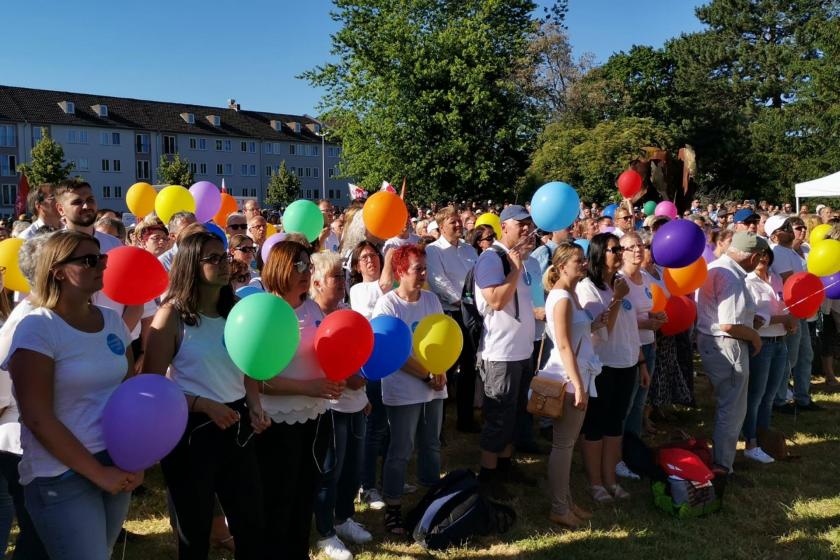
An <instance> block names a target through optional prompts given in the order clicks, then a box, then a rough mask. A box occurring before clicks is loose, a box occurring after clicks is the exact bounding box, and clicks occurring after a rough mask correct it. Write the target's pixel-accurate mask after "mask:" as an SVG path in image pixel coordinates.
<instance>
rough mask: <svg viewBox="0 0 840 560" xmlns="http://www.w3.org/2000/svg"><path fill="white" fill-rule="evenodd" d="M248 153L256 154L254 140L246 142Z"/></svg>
mask: <svg viewBox="0 0 840 560" xmlns="http://www.w3.org/2000/svg"><path fill="white" fill-rule="evenodd" d="M248 153H249V154H256V153H257V143H256V142H248Z"/></svg>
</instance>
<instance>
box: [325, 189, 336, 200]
mask: <svg viewBox="0 0 840 560" xmlns="http://www.w3.org/2000/svg"><path fill="white" fill-rule="evenodd" d="M327 192H329V198H335V197H334V196H333V195H334V194H335V193H334V192H333V190H332V189H330V190H329V191H327Z"/></svg>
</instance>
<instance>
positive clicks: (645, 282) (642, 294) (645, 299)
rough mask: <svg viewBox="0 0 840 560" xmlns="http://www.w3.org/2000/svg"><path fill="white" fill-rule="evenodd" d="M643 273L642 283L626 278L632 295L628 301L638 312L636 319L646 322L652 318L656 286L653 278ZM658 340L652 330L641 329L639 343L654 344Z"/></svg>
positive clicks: (629, 295)
mask: <svg viewBox="0 0 840 560" xmlns="http://www.w3.org/2000/svg"><path fill="white" fill-rule="evenodd" d="M641 272H642V283H641V284H636V283H635V282H633V280H631V279H630V277H629V276H625V277H624V279H625V280H626V281H627V285H628V286H629V287H630V293H629V294H627V299H629V300H630V303H632V304H633V309H635V310H636V318H637V320H638V321H644V320H647V319H648V318H650V315H649V314H650V310H651V309H653V292H652V291H651V288H650V287H651V285H652V284H656V280H655V279H654V277H653V276H651V275H650V274H648V273H647V272H645V271H644V270H642V271H641ZM655 340H656V333H654V332H653V331H652V330H650V329H639V341H640V342H641V343H642V344H652V343H653V341H655Z"/></svg>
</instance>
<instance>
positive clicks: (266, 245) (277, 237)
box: [260, 233, 286, 263]
mask: <svg viewBox="0 0 840 560" xmlns="http://www.w3.org/2000/svg"><path fill="white" fill-rule="evenodd" d="M284 239H286V234H285V233H275V234H274V235H272V236H270V237H269V238H268V239H266V240H265V241H264V242H263V245H262V248H261V249H260V256H261V257H262V261H263V263H267V262H268V255H270V254H271V248H272V247H274V246H275V245H277V244H278V243H280V242H281V241H283V240H284Z"/></svg>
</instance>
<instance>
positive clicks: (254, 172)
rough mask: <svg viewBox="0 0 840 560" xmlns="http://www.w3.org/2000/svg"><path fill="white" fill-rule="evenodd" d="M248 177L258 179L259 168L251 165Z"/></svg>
mask: <svg viewBox="0 0 840 560" xmlns="http://www.w3.org/2000/svg"><path fill="white" fill-rule="evenodd" d="M248 175H250V176H251V177H256V176H257V166H256V165H254V164H251V165H249V166H248Z"/></svg>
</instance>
